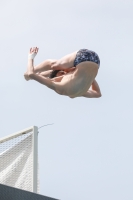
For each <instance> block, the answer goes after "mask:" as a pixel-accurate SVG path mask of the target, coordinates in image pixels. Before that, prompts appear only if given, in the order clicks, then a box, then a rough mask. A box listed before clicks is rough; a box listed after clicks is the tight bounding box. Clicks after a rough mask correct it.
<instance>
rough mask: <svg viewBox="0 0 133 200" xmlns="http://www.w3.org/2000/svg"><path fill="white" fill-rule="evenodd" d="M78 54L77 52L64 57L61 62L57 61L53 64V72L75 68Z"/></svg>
mask: <svg viewBox="0 0 133 200" xmlns="http://www.w3.org/2000/svg"><path fill="white" fill-rule="evenodd" d="M76 54H77V51H76V52H74V53H71V54H68V55H66V56H64V57H62V58H61V59H59V60H56V62H55V63H53V64H52V66H51V68H52V69H53V70H66V69H69V68H71V67H74V60H75V57H76Z"/></svg>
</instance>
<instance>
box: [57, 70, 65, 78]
mask: <svg viewBox="0 0 133 200" xmlns="http://www.w3.org/2000/svg"><path fill="white" fill-rule="evenodd" d="M65 74H66V72H65V71H62V70H61V71H59V72H58V73H57V74H56V77H58V76H63V75H65Z"/></svg>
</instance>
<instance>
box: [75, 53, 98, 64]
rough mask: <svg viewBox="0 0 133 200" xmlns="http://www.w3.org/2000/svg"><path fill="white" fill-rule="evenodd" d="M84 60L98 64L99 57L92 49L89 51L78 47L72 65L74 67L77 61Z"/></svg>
mask: <svg viewBox="0 0 133 200" xmlns="http://www.w3.org/2000/svg"><path fill="white" fill-rule="evenodd" d="M85 61H91V62H94V63H97V64H98V66H100V59H99V57H98V55H97V54H96V53H95V52H94V51H90V50H88V49H80V50H79V51H78V52H77V54H76V58H75V60H74V67H76V66H77V65H78V64H79V63H81V62H85Z"/></svg>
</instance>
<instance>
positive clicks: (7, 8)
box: [0, 0, 133, 200]
mask: <svg viewBox="0 0 133 200" xmlns="http://www.w3.org/2000/svg"><path fill="white" fill-rule="evenodd" d="M0 19H1V23H0V27H1V28H0V30H1V31H0V55H1V56H0V57H1V66H0V94H1V99H0V102H1V103H0V122H1V126H0V137H3V136H6V135H8V134H11V133H14V132H16V131H19V130H21V129H24V128H27V127H30V126H32V125H36V126H38V127H40V126H42V125H44V124H48V123H54V125H52V126H47V127H44V128H42V129H40V132H39V165H40V185H41V189H40V193H41V194H43V195H46V196H51V197H54V198H57V199H61V200H74V199H75V200H82V199H84V200H112V199H113V200H118V199H120V200H128V199H133V189H132V188H133V106H132V104H133V92H132V87H133V81H132V80H133V1H132V0H126V1H125V0H117V1H116V0H108V1H106V0H82V1H81V0H80V1H78V0H32V1H31V0H23V1H17V0H10V1H7V0H2V1H1V3H0ZM31 46H38V47H39V53H38V55H37V56H36V58H35V65H36V64H38V63H40V62H42V61H43V60H45V59H49V58H54V59H58V58H60V57H62V56H64V55H66V54H68V53H71V52H73V51H76V50H79V49H81V48H88V49H90V50H93V51H95V52H96V53H97V54H98V55H99V57H100V60H101V66H100V70H99V73H98V76H97V78H96V80H97V81H98V83H99V86H100V88H101V92H102V97H101V98H98V99H87V98H82V97H80V98H75V99H70V98H68V97H66V96H60V95H58V94H56V93H55V92H54V91H52V90H50V89H48V88H47V87H45V86H43V85H41V84H39V83H37V82H35V81H29V82H26V81H25V80H24V78H23V74H24V72H25V70H26V65H27V53H28V50H29V48H30V47H31Z"/></svg>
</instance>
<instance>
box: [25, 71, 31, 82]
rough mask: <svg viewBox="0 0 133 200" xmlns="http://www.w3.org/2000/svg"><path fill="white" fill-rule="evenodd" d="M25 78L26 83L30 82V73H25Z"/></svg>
mask: <svg viewBox="0 0 133 200" xmlns="http://www.w3.org/2000/svg"><path fill="white" fill-rule="evenodd" d="M24 78H25V80H26V81H29V80H30V77H29V76H28V73H27V72H26V73H24Z"/></svg>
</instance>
